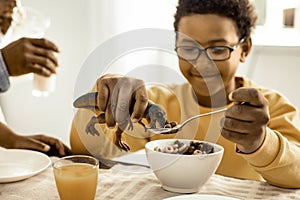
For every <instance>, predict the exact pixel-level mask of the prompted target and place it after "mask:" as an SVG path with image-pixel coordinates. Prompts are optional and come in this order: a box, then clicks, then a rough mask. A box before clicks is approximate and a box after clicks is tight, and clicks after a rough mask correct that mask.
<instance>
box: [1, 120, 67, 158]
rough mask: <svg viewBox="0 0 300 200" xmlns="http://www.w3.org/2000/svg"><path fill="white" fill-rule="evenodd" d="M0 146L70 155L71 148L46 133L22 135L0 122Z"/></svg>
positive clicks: (50, 154)
mask: <svg viewBox="0 0 300 200" xmlns="http://www.w3.org/2000/svg"><path fill="white" fill-rule="evenodd" d="M0 146H2V147H4V148H7V149H30V150H36V151H40V152H44V153H46V154H47V155H49V156H59V157H60V156H65V155H70V154H71V150H70V149H69V147H67V146H66V145H65V144H64V143H63V142H61V141H60V140H58V139H57V138H54V137H50V136H46V135H30V136H23V135H20V134H17V133H15V132H14V131H12V130H11V129H10V128H8V127H7V126H6V125H5V124H3V123H1V122H0Z"/></svg>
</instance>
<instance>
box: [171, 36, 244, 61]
mask: <svg viewBox="0 0 300 200" xmlns="http://www.w3.org/2000/svg"><path fill="white" fill-rule="evenodd" d="M244 41H245V38H242V39H241V40H240V41H239V42H238V43H237V44H236V45H234V46H211V47H206V48H204V49H203V48H200V47H198V46H177V47H176V48H175V51H176V52H177V55H178V57H179V58H181V59H183V60H186V61H195V60H197V59H198V58H199V56H200V55H201V54H202V52H205V54H206V56H207V57H208V58H209V59H210V60H213V61H224V60H228V59H229V58H230V55H231V52H233V51H234V50H235V49H236V48H237V47H238V46H239V45H240V44H242V43H243V42H244Z"/></svg>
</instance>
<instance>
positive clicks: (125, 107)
mask: <svg viewBox="0 0 300 200" xmlns="http://www.w3.org/2000/svg"><path fill="white" fill-rule="evenodd" d="M97 91H98V97H97V104H98V106H99V109H100V110H101V111H102V112H105V121H106V124H107V126H108V127H114V126H115V125H116V123H118V126H119V127H120V128H121V129H122V130H124V129H125V128H126V127H127V125H128V123H129V122H130V120H132V122H137V121H139V120H141V119H142V117H143V115H144V112H145V110H146V107H147V105H148V96H147V91H146V87H145V84H144V81H142V80H140V79H135V78H130V77H124V76H120V75H112V74H107V75H104V76H102V77H100V78H99V79H98V80H97Z"/></svg>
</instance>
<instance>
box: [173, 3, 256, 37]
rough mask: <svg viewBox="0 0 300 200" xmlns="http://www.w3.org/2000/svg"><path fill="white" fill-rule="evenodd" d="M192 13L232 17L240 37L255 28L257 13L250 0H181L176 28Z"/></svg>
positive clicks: (248, 34) (176, 15) (245, 35)
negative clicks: (181, 20)
mask: <svg viewBox="0 0 300 200" xmlns="http://www.w3.org/2000/svg"><path fill="white" fill-rule="evenodd" d="M192 14H217V15H219V16H224V17H228V18H230V19H232V20H233V21H234V22H235V23H236V25H237V31H238V33H237V34H238V35H239V37H240V38H243V37H249V36H250V34H251V31H252V29H254V28H255V25H256V20H257V15H256V13H255V12H254V6H253V5H252V4H251V3H250V2H249V0H179V2H178V6H177V11H176V14H175V21H174V28H175V31H178V24H179V21H180V19H181V18H182V17H184V16H189V15H192Z"/></svg>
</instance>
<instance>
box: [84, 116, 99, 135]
mask: <svg viewBox="0 0 300 200" xmlns="http://www.w3.org/2000/svg"><path fill="white" fill-rule="evenodd" d="M96 123H98V119H97V117H96V116H93V117H92V118H91V119H90V121H89V123H88V124H87V125H86V128H85V131H86V133H87V134H89V133H90V134H91V135H93V136H95V135H98V136H99V132H98V131H97V130H96V129H95V124H96Z"/></svg>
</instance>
